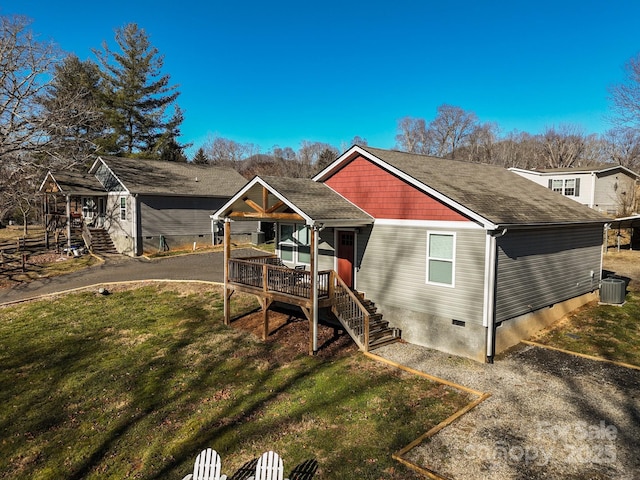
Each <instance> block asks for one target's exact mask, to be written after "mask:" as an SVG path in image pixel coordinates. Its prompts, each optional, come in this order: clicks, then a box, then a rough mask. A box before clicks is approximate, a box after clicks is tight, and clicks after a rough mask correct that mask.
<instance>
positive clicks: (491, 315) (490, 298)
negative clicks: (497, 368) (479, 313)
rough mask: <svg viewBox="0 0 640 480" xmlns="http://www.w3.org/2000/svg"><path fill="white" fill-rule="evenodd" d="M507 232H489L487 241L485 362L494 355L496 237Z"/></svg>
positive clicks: (491, 360) (490, 361)
mask: <svg viewBox="0 0 640 480" xmlns="http://www.w3.org/2000/svg"><path fill="white" fill-rule="evenodd" d="M506 233H507V229H506V228H505V229H503V230H502V232H500V233H498V234H496V235H491V234H490V233H489V239H488V241H487V250H488V251H487V255H486V258H487V262H489V263H488V265H487V267H488V268H487V275H486V281H487V286H486V291H485V302H486V303H485V320H486V324H487V345H486V351H487V359H486V361H487V363H493V357H494V356H495V340H496V339H495V332H496V298H495V296H496V294H495V291H496V285H495V283H496V255H497V250H498V249H497V242H496V239H497V238H499V237H502V236H503V235H505V234H506Z"/></svg>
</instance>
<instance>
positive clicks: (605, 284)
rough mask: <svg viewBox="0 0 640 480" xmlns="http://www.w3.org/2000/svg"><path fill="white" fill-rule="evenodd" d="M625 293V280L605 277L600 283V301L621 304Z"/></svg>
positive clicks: (608, 303)
mask: <svg viewBox="0 0 640 480" xmlns="http://www.w3.org/2000/svg"><path fill="white" fill-rule="evenodd" d="M626 293H627V282H625V281H624V280H622V279H621V278H605V279H603V280H602V283H601V284H600V303H602V304H607V305H623V304H624V302H625V297H626Z"/></svg>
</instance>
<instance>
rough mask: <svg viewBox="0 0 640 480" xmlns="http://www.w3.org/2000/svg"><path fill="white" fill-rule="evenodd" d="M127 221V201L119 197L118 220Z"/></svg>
mask: <svg viewBox="0 0 640 480" xmlns="http://www.w3.org/2000/svg"><path fill="white" fill-rule="evenodd" d="M126 219H127V199H126V197H120V220H126Z"/></svg>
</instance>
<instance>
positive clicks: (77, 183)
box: [49, 171, 104, 196]
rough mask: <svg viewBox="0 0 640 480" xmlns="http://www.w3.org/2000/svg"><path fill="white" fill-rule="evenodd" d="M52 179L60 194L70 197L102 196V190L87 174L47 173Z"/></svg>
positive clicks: (68, 172) (70, 172)
mask: <svg viewBox="0 0 640 480" xmlns="http://www.w3.org/2000/svg"><path fill="white" fill-rule="evenodd" d="M49 173H50V175H51V176H52V177H53V178H54V180H55V181H56V183H57V184H58V186H59V187H60V189H61V190H62V192H61V193H65V194H70V195H87V196H90V195H98V194H101V195H104V188H102V185H101V184H100V182H98V180H97V179H96V177H95V176H93V175H91V174H89V173H80V172H72V171H61V172H55V173H53V172H49Z"/></svg>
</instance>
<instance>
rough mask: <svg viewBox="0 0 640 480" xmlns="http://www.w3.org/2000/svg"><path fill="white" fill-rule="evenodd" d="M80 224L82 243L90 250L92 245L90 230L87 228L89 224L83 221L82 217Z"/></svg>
mask: <svg viewBox="0 0 640 480" xmlns="http://www.w3.org/2000/svg"><path fill="white" fill-rule="evenodd" d="M80 222H81V225H82V240H84V245H85V246H86V247H87V250H89V251H91V249H92V246H93V238H92V236H91V230H89V226H88V225H87V223H86V222H85V221H84V218H82V219H81V220H80Z"/></svg>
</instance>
